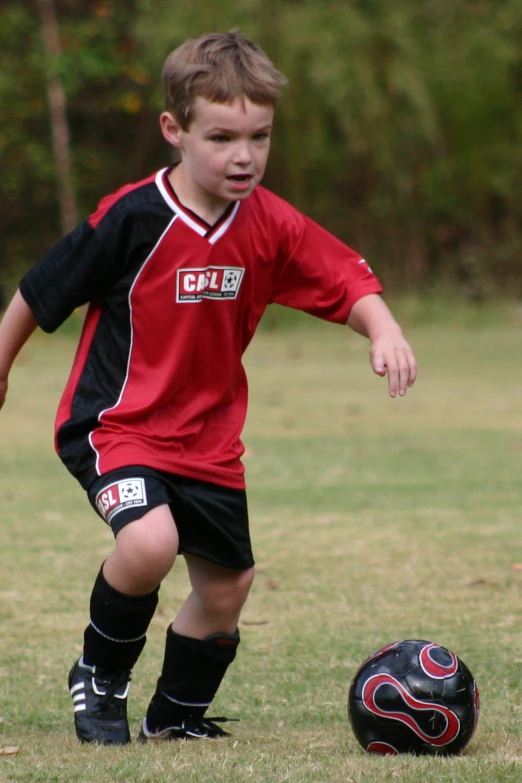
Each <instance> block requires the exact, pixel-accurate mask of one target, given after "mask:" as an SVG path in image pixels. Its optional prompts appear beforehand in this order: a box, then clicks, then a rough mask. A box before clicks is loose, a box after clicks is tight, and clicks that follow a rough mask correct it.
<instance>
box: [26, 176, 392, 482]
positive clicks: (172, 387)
mask: <svg viewBox="0 0 522 783" xmlns="http://www.w3.org/2000/svg"><path fill="white" fill-rule="evenodd" d="M168 172H169V170H168V169H164V170H163V171H160V172H159V173H158V174H156V175H155V176H153V177H150V178H149V179H146V180H144V181H142V182H139V183H137V184H134V185H130V186H127V187H125V188H123V189H121V190H119V191H118V192H117V193H116V194H114V195H112V196H109V197H107V198H105V199H104V200H102V201H101V203H100V205H99V207H98V209H97V211H96V212H95V213H94V214H93V215H91V217H90V218H89V219H88V220H86V221H85V222H84V223H83V224H82V225H80V226H79V227H78V228H77V229H75V230H74V231H73V232H72V233H71V234H69V235H68V236H67V237H65V238H64V239H63V240H62V241H61V242H60V243H59V244H58V245H57V246H56V247H55V248H54V249H53V250H51V251H50V253H48V254H47V255H46V256H45V257H44V258H43V259H42V260H41V261H40V262H39V263H38V264H36V266H35V267H33V269H31V270H30V271H29V272H28V273H27V275H26V276H25V277H24V278H23V280H22V281H21V284H20V290H21V293H22V295H23V297H24V299H25V300H26V302H27V303H28V305H29V306H30V308H31V310H32V311H33V313H34V315H35V317H36V319H37V321H38V324H39V325H40V327H41V328H42V329H44V330H45V331H48V332H52V331H53V330H55V329H56V328H57V327H59V326H60V325H61V324H62V323H63V322H64V321H65V319H66V318H67V317H68V316H69V315H70V314H71V313H72V312H73V310H74V309H75V308H77V307H79V306H81V305H84V304H86V303H89V308H88V311H87V316H86V319H85V324H84V328H83V332H82V336H81V339H80V342H79V346H78V350H77V353H76V357H75V360H74V364H73V367H72V371H71V375H70V377H69V380H68V383H67V386H66V388H65V391H64V394H63V396H62V399H61V402H60V405H59V409H58V413H57V418H56V449H57V451H58V454H59V456H60V458H61V459H62V460H63V462H64V463H65V465H66V466H67V468H68V469H69V470H70V471H71V473H73V475H75V476H76V478H77V479H78V480H79V481H80V483H81V484H82V485H83V486H84V487H87V486H88V485H89V484H90V483H91V482H92V481H93V480H94V479H95V478H96V477H97V476H99V475H102V474H104V473H106V472H107V471H110V470H113V469H115V468H120V467H124V466H126V465H146V466H149V467H153V468H157V469H159V470H165V471H168V472H170V473H176V474H180V475H183V476H188V477H191V478H196V479H200V480H203V481H210V482H213V483H216V484H222V485H224V486H229V487H236V488H243V487H244V470H243V467H242V464H241V455H242V453H243V445H242V443H241V439H240V436H241V431H242V428H243V425H244V421H245V416H246V409H247V381H246V377H245V372H244V369H243V366H242V355H243V353H244V351H245V349H246V347H247V346H248V344H249V342H250V340H251V338H252V336H253V334H254V332H255V330H256V327H257V325H258V323H259V320H260V318H261V316H262V315H263V312H264V310H265V308H266V306H267V305H268V304H269V303H271V302H277V303H279V304H282V305H287V306H288V307H293V308H297V309H299V310H304V311H305V312H307V313H310V314H312V315H314V316H318V317H320V318H323V319H326V320H329V321H334V322H337V323H346V321H347V318H348V315H349V313H350V309H351V307H352V306H353V304H354V303H355V302H356V301H357V300H358V299H359V298H360V297H362V296H365V295H366V294H371V293H379V292H380V291H381V287H380V285H379V282H378V280H377V278H376V277H375V276H374V275H373V273H372V272H371V270H370V269H369V267H368V265H367V264H366V263H365V261H364V260H363V259H362V258H361V256H360V255H358V254H357V253H355V252H354V251H353V250H351V249H350V248H348V247H347V246H346V245H344V244H343V243H342V242H340V241H339V240H338V239H336V238H335V237H333V236H332V235H331V234H329V233H328V232H327V231H325V230H324V229H323V228H321V227H320V226H319V225H317V224H316V223H314V222H313V221H312V220H310V219H309V218H307V217H305V216H304V215H302V214H301V213H299V212H298V211H297V210H295V209H294V208H293V207H292V206H290V205H289V204H288V203H287V202H285V201H283V200H282V199H281V198H279V197H277V196H276V195H274V194H273V193H271V192H270V191H267V190H265V189H264V188H262V187H257V188H256V189H255V190H254V192H253V193H252V194H251V195H250V196H249V197H248V199H246V200H245V201H243V202H234V203H232V204H230V206H229V208H228V209H227V211H226V212H225V214H224V215H223V216H222V217H221V219H220V220H219V221H218V222H217V223H216V224H215V225H213V226H209V225H207V224H206V223H205V222H204V221H202V220H201V219H200V218H199V217H198V216H197V215H195V214H193V213H192V212H191V211H190V210H187V209H186V208H184V207H183V206H182V205H181V204H180V202H179V201H178V199H177V198H176V195H175V193H174V192H173V190H172V188H171V186H170V183H169V180H168V178H167V175H168Z"/></svg>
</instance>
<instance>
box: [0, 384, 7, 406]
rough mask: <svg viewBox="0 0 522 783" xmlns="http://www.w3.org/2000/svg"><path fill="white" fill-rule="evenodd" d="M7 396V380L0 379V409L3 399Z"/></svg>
mask: <svg viewBox="0 0 522 783" xmlns="http://www.w3.org/2000/svg"><path fill="white" fill-rule="evenodd" d="M6 395H7V379H6V380H3V379H2V378H0V408H1V407H2V405H3V404H4V402H5V398H6Z"/></svg>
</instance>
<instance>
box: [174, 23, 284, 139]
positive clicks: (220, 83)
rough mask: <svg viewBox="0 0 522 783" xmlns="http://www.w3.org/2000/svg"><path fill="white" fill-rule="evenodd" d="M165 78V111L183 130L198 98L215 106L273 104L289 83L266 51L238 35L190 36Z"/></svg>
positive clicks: (233, 33)
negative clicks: (236, 102)
mask: <svg viewBox="0 0 522 783" xmlns="http://www.w3.org/2000/svg"><path fill="white" fill-rule="evenodd" d="M162 79H163V89H164V92H165V99H166V108H167V111H170V112H171V113H172V114H173V115H174V116H175V118H176V120H177V121H178V122H179V124H180V125H181V127H182V128H183V130H188V127H189V125H190V123H191V122H192V120H193V109H194V101H195V99H196V98H198V97H201V98H206V99H207V100H209V101H213V102H215V103H230V102H231V101H233V100H234V99H235V98H240V99H244V98H248V99H249V100H250V101H252V103H257V104H259V105H261V106H265V105H268V106H275V105H276V103H277V101H278V100H279V97H280V95H281V88H282V87H283V85H284V84H285V83H286V79H285V77H284V76H283V74H282V73H280V72H279V71H278V70H277V68H276V67H275V66H274V64H273V63H272V62H271V61H270V60H269V59H268V57H267V56H266V54H265V53H264V52H263V51H262V49H260V48H259V46H257V45H256V44H255V43H252V41H249V40H248V39H247V38H245V37H244V36H242V35H241V34H239V33H236V32H230V33H207V34H205V35H201V36H199V37H198V38H189V39H188V41H185V43H183V44H182V45H181V46H179V47H178V48H177V49H174V51H173V52H171V54H170V55H169V56H168V57H167V59H166V61H165V64H164V66H163V73H162Z"/></svg>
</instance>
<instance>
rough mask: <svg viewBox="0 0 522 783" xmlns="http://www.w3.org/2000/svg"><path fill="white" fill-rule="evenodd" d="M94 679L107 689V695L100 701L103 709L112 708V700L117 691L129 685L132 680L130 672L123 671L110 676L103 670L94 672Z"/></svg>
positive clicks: (101, 697) (99, 703)
mask: <svg viewBox="0 0 522 783" xmlns="http://www.w3.org/2000/svg"><path fill="white" fill-rule="evenodd" d="M94 678H95V680H96V682H97V683H98V684H99V685H100V686H101V687H102V688H104V689H105V693H104V694H103V695H102V696H100V699H99V701H98V706H99V707H101V708H102V709H103V708H104V707H110V706H112V700H113V699H114V697H115V695H116V693H117V691H118V690H119V689H120V688H122V687H124V686H125V685H127V683H128V682H130V680H131V676H130V672H129V671H125V670H121V669H120V670H119V671H117V672H116V673H115V674H108V673H106V672H104V671H102V670H96V671H95V672H94Z"/></svg>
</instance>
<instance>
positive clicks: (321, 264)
mask: <svg viewBox="0 0 522 783" xmlns="http://www.w3.org/2000/svg"><path fill="white" fill-rule="evenodd" d="M300 217H301V218H302V223H301V225H300V230H299V231H294V232H293V236H289V237H287V238H286V240H285V243H284V245H283V247H282V252H281V254H280V258H279V273H278V275H277V277H276V280H275V285H274V289H273V294H272V301H273V302H275V303H277V304H281V305H286V306H287V307H292V308H294V309H296V310H303V311H304V312H306V313H309V314H310V315H314V316H317V317H318V318H323V319H324V320H327V321H334V322H336V323H342V324H344V323H346V322H347V320H348V316H349V315H350V310H351V309H352V307H353V305H354V304H355V302H357V301H358V300H359V299H361V297H363V296H366V295H367V294H379V293H381V291H382V286H381V284H380V283H379V280H378V279H377V277H376V276H375V275H374V274H373V272H372V271H371V269H370V267H369V266H368V264H367V263H366V261H365V260H364V259H363V258H362V257H361V256H360V255H359V254H358V253H356V252H355V251H354V250H352V249H351V248H350V247H348V246H347V245H345V244H344V243H343V242H341V241H340V240H339V239H337V238H336V237H334V236H333V235H332V234H330V233H329V232H328V231H326V230H325V229H324V228H322V227H321V226H319V225H318V224H317V223H315V222H314V221H313V220H311V219H310V218H308V217H306V216H304V215H301V216H300Z"/></svg>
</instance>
